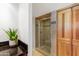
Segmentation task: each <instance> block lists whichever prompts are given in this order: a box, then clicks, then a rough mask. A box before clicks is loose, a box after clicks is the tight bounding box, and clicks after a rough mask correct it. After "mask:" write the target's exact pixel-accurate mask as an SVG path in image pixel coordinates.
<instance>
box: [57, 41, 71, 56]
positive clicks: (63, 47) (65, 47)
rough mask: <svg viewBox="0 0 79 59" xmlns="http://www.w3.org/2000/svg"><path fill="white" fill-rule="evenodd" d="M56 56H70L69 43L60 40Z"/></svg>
mask: <svg viewBox="0 0 79 59" xmlns="http://www.w3.org/2000/svg"><path fill="white" fill-rule="evenodd" d="M58 51H59V53H58V56H71V44H70V42H69V41H65V40H60V41H59V43H58Z"/></svg>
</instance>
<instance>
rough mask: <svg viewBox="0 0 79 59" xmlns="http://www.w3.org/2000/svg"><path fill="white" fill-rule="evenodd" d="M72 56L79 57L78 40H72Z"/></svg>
mask: <svg viewBox="0 0 79 59" xmlns="http://www.w3.org/2000/svg"><path fill="white" fill-rule="evenodd" d="M73 56H79V40H78V41H77V40H73Z"/></svg>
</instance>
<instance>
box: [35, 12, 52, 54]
mask: <svg viewBox="0 0 79 59" xmlns="http://www.w3.org/2000/svg"><path fill="white" fill-rule="evenodd" d="M44 18H45V19H46V20H47V18H48V19H49V21H50V44H51V12H50V13H46V14H44V15H42V16H39V17H36V18H35V22H36V20H39V21H40V20H43V19H44ZM35 24H36V23H35ZM35 28H36V25H35ZM35 32H36V31H35ZM35 36H36V33H35ZM35 41H36V37H35ZM39 43H40V41H39ZM51 47H52V45H51ZM51 47H50V55H51V54H52V53H51V50H52V49H51ZM35 49H36V50H37V51H39V52H41V53H42V54H44V55H47V54H46V53H44V51H43V50H41V49H40V47H38V48H37V47H36V42H35Z"/></svg>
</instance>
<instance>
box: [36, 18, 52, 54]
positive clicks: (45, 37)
mask: <svg viewBox="0 0 79 59" xmlns="http://www.w3.org/2000/svg"><path fill="white" fill-rule="evenodd" d="M35 45H36V49H37V50H38V51H40V52H41V53H43V54H45V55H50V54H51V31H50V17H48V18H42V19H40V20H39V19H37V20H36V40H35Z"/></svg>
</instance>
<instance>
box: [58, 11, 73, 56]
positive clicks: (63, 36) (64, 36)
mask: <svg viewBox="0 0 79 59" xmlns="http://www.w3.org/2000/svg"><path fill="white" fill-rule="evenodd" d="M71 28H72V27H71V9H67V10H64V11H60V12H58V35H57V36H58V56H71V34H72V33H71Z"/></svg>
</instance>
